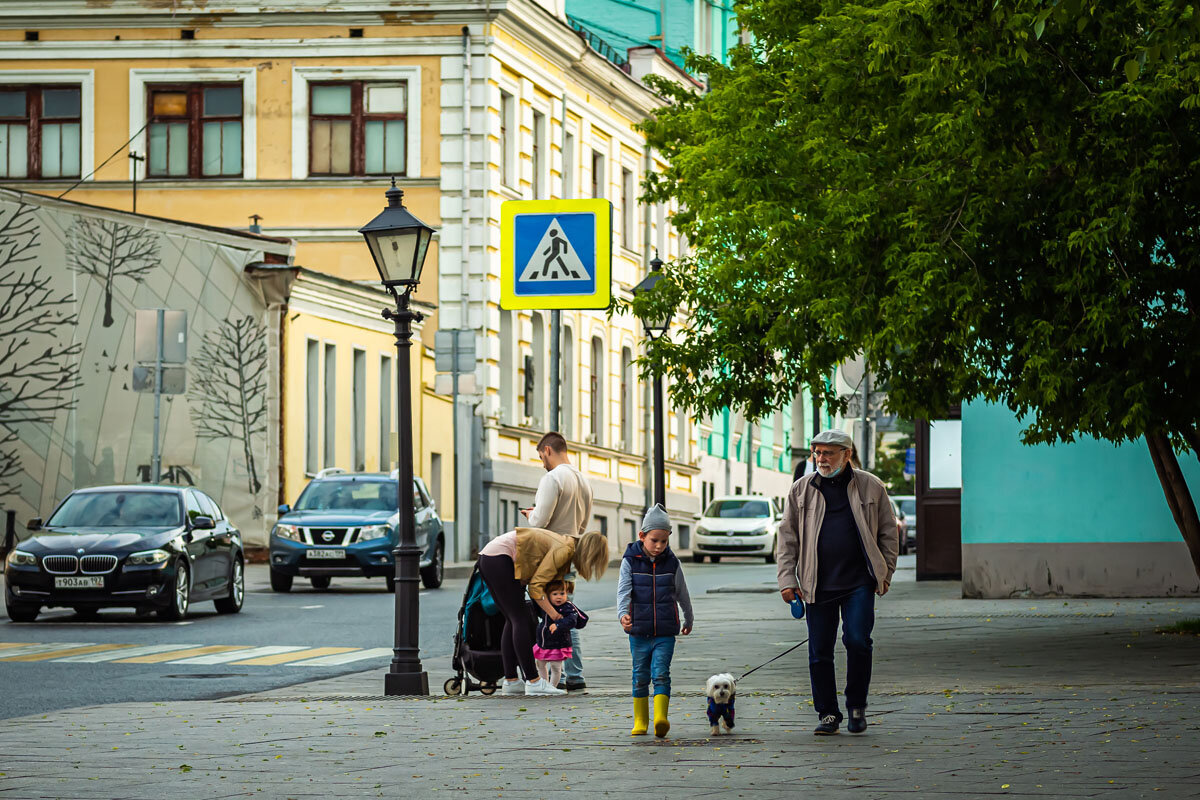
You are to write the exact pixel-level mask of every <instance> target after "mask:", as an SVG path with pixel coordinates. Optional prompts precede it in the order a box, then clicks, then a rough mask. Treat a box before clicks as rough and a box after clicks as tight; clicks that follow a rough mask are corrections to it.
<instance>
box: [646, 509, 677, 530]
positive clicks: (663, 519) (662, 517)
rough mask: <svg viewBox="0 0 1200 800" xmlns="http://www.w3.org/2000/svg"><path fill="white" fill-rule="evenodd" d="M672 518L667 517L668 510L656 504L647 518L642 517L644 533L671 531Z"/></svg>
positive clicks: (647, 513) (647, 514)
mask: <svg viewBox="0 0 1200 800" xmlns="http://www.w3.org/2000/svg"><path fill="white" fill-rule="evenodd" d="M670 530H671V518H670V517H669V516H668V515H667V510H666V509H665V508H663V507H662V506H661V505H660V504H658V503H655V504H654V505H652V506H651V507H650V509H649V510H648V511H647V512H646V516H644V517H642V533H645V532H646V531H668V532H669V531H670Z"/></svg>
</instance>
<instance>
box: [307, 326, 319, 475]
mask: <svg viewBox="0 0 1200 800" xmlns="http://www.w3.org/2000/svg"><path fill="white" fill-rule="evenodd" d="M305 355H306V362H305V375H304V384H305V385H304V471H305V472H307V473H308V474H310V475H313V474H315V473H316V471H317V470H319V469H320V468H321V440H320V438H319V433H318V430H319V426H320V419H321V345H320V344H319V343H317V342H314V341H312V340H311V339H310V340H309V342H308V352H307V353H306V354H305Z"/></svg>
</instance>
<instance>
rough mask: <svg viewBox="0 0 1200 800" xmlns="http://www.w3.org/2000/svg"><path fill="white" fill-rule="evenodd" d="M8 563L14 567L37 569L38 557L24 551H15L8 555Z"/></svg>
mask: <svg viewBox="0 0 1200 800" xmlns="http://www.w3.org/2000/svg"><path fill="white" fill-rule="evenodd" d="M8 563H9V565H10V566H14V567H36V566H37V556H35V555H34V554H33V553H26V552H24V551H22V550H13V551H12V552H11V553H9V554H8Z"/></svg>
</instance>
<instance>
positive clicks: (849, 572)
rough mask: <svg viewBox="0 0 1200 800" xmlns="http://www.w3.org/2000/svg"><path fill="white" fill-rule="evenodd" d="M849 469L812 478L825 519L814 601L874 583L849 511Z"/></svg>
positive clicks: (820, 540) (818, 538)
mask: <svg viewBox="0 0 1200 800" xmlns="http://www.w3.org/2000/svg"><path fill="white" fill-rule="evenodd" d="M850 476H851V472H850V466H849V465H847V466H846V468H845V469H843V470H842V471H841V472H840V473H838V474H837V475H835V476H833V477H832V478H822V477H821V476H820V475H818V476H817V477H815V478H813V483H814V484H815V485H816V487H817V490H818V491H820V493H821V496H822V497H823V498H825V518H824V520H822V522H821V531H820V532H819V533H818V534H817V602H818V603H821V602H824V601H826V600H831V599H833V598H834V597H837V596H838V595H841V594H845V593H847V592H850V591H853V590H854V589H857V588H859V587H860V586H869V585H872V584H874V583H875V579H874V578H872V577H871V568H870V566H868V564H867V554H866V553H865V552H863V544H862V538H861V537H860V535H859V532H858V525H857V524H856V523H855V522H854V514H853V513H852V512H851V511H850V495H849V492H848V491H847V490H848V487H849V486H850Z"/></svg>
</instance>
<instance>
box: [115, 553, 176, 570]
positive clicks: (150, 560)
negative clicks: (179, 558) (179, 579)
mask: <svg viewBox="0 0 1200 800" xmlns="http://www.w3.org/2000/svg"><path fill="white" fill-rule="evenodd" d="M170 557H171V554H170V553H168V552H167V551H166V550H143V551H141V552H140V553H134V554H133V555H131V556H130V557H129V558H127V559H125V563H126V564H128V565H129V566H131V567H149V566H153V565H155V564H165V563H167V559H169V558H170Z"/></svg>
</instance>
